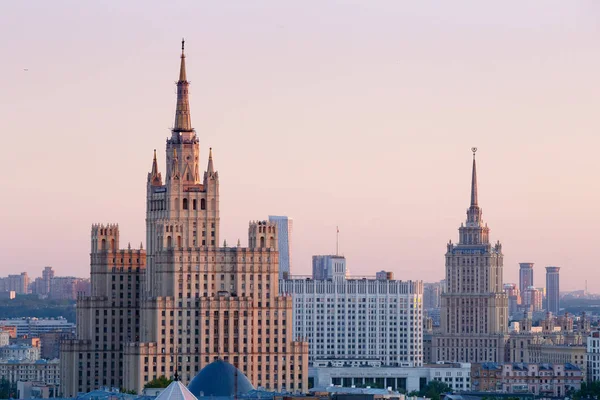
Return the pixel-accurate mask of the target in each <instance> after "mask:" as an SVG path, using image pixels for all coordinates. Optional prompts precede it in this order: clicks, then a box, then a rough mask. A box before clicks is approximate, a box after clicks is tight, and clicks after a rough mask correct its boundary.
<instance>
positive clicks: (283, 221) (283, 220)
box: [269, 215, 294, 279]
mask: <svg viewBox="0 0 600 400" xmlns="http://www.w3.org/2000/svg"><path fill="white" fill-rule="evenodd" d="M269 222H274V223H276V224H277V232H278V234H277V247H278V250H279V278H280V279H286V278H287V277H288V275H289V274H290V271H291V270H292V231H293V227H294V221H293V220H292V219H291V218H289V217H286V216H277V215H269Z"/></svg>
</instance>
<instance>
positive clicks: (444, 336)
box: [431, 148, 508, 363]
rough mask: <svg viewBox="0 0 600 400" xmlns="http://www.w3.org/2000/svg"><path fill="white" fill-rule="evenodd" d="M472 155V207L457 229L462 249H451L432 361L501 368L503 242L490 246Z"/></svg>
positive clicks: (504, 301)
mask: <svg viewBox="0 0 600 400" xmlns="http://www.w3.org/2000/svg"><path fill="white" fill-rule="evenodd" d="M472 151H473V172H472V177H471V205H470V206H469V208H468V210H467V221H466V223H465V224H461V226H460V228H459V229H458V232H459V240H458V244H453V243H452V241H450V242H449V243H448V246H447V251H446V290H445V291H444V293H442V296H441V297H442V307H441V308H442V311H441V321H440V322H441V324H440V325H441V330H440V332H439V334H437V335H436V336H435V337H434V338H433V343H432V354H431V358H432V360H433V361H450V362H471V363H481V362H502V361H504V349H505V343H506V340H507V333H508V299H507V295H506V293H504V291H503V281H502V269H503V255H502V245H501V244H500V242H496V243H495V244H491V243H490V236H489V233H490V229H489V228H488V226H487V224H485V223H484V222H483V220H482V219H481V214H482V213H481V208H480V207H479V199H478V196H477V165H476V161H475V152H476V151H477V149H476V148H473V149H472Z"/></svg>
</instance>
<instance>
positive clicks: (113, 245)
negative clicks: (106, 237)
mask: <svg viewBox="0 0 600 400" xmlns="http://www.w3.org/2000/svg"><path fill="white" fill-rule="evenodd" d="M114 249H115V239H111V241H110V250H111V251H112V250H114Z"/></svg>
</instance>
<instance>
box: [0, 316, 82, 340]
mask: <svg viewBox="0 0 600 400" xmlns="http://www.w3.org/2000/svg"><path fill="white" fill-rule="evenodd" d="M1 326H5V327H11V326H14V327H16V331H17V332H16V336H25V335H28V336H35V337H39V335H40V334H42V333H44V332H52V331H67V332H73V331H74V330H75V324H74V323H72V322H69V321H67V320H66V319H65V318H63V317H58V318H13V319H3V320H0V327H1ZM9 329H10V328H9Z"/></svg>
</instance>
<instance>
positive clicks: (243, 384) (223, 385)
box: [188, 360, 254, 397]
mask: <svg viewBox="0 0 600 400" xmlns="http://www.w3.org/2000/svg"><path fill="white" fill-rule="evenodd" d="M236 370H237V368H235V367H234V366H233V365H231V364H229V363H228V362H226V361H222V360H217V361H213V362H212V363H210V364H208V365H207V366H206V367H204V368H202V370H201V371H200V372H198V375H196V376H195V377H194V379H192V381H191V382H190V384H189V385H188V389H189V390H190V392H192V394H193V395H194V396H196V397H200V396H213V397H231V396H233V395H235V391H236V390H235V389H236V388H235V378H236ZM251 390H254V386H252V383H250V380H248V378H247V377H246V375H244V374H243V373H242V371H240V370H237V394H238V395H239V394H245V393H248V392H249V391H251Z"/></svg>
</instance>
